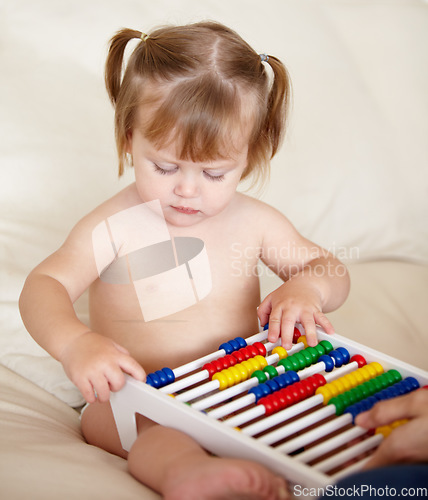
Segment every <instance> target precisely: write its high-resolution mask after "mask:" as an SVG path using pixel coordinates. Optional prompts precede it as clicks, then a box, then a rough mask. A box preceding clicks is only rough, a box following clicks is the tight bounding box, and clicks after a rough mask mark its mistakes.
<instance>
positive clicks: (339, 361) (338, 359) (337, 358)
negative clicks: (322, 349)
mask: <svg viewBox="0 0 428 500" xmlns="http://www.w3.org/2000/svg"><path fill="white" fill-rule="evenodd" d="M328 355H329V356H330V357H331V358H332V359H333V360H334V365H335V366H337V367H340V366H342V365H343V363H344V361H345V360H344V359H343V356H342V354H340V351H338V350H333V351H331V352H329V353H328Z"/></svg>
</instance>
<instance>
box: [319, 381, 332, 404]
mask: <svg viewBox="0 0 428 500" xmlns="http://www.w3.org/2000/svg"><path fill="white" fill-rule="evenodd" d="M329 385H330V384H326V385H323V386H322V387H318V389H317V390H316V391H315V394H321V396H322V397H323V398H324V404H325V405H326V404H327V403H328V402H329V401H330V399H331V398H332V397H333V394H332V392H331V390H330V388H329V387H328V386H329Z"/></svg>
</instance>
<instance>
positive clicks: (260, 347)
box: [253, 342, 266, 356]
mask: <svg viewBox="0 0 428 500" xmlns="http://www.w3.org/2000/svg"><path fill="white" fill-rule="evenodd" d="M253 346H254V347H255V348H256V349H257V354H260V355H261V356H266V347H265V346H264V344H262V343H261V342H254V344H253Z"/></svg>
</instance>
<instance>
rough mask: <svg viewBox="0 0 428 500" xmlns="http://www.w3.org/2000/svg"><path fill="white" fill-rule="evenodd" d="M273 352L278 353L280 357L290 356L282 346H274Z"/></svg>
mask: <svg viewBox="0 0 428 500" xmlns="http://www.w3.org/2000/svg"><path fill="white" fill-rule="evenodd" d="M272 354H277V355H278V357H279V359H285V358H286V357H287V356H288V352H287V351H286V350H285V349H284V348H283V347H281V346H277V347H274V348H273V349H272Z"/></svg>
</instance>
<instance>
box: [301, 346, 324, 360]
mask: <svg viewBox="0 0 428 500" xmlns="http://www.w3.org/2000/svg"><path fill="white" fill-rule="evenodd" d="M317 347H318V345H316V346H315V347H307V348H306V349H305V351H306V352H307V353H308V354H309V355H310V356H312V363H316V362H317V361H318V358H319V357H320V356H322V354H320V353H319V350H318V349H317ZM321 350H322V351H323V354H324V353H325V349H324V347H322V346H321Z"/></svg>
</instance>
